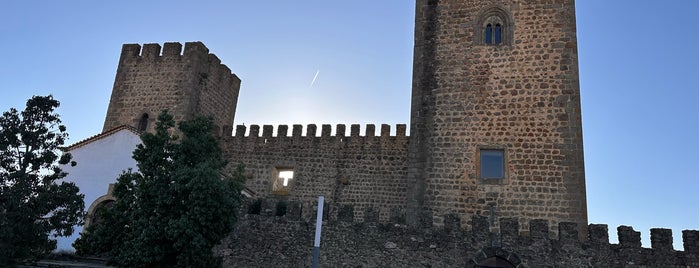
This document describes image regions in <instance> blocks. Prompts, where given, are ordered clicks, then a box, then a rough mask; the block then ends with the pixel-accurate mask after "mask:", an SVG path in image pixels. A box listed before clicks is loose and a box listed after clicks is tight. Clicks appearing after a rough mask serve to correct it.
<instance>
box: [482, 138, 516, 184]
mask: <svg viewBox="0 0 699 268" xmlns="http://www.w3.org/2000/svg"><path fill="white" fill-rule="evenodd" d="M484 151H499V152H502V177H483V174H482V173H483V171H482V168H483V165H482V164H483V163H482V161H483V160H482V157H483V155H482V153H483V152H484ZM507 167H508V157H507V149H506V148H505V147H504V146H479V147H478V148H477V149H476V177H477V178H478V181H479V182H480V183H482V184H507V183H508V182H509V180H508V177H509V176H508V175H509V174H508V168H507Z"/></svg>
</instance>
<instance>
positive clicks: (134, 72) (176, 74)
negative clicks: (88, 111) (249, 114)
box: [102, 42, 240, 131]
mask: <svg viewBox="0 0 699 268" xmlns="http://www.w3.org/2000/svg"><path fill="white" fill-rule="evenodd" d="M160 50H161V47H160V45H159V44H145V45H143V50H141V46H140V45H137V44H126V45H124V46H123V47H122V50H121V57H120V58H119V66H118V68H117V73H116V78H115V79H114V88H113V89H112V96H111V100H110V101H109V108H108V109H107V117H106V119H105V121H104V127H103V129H102V131H107V130H110V129H112V128H115V127H118V126H121V125H130V126H133V127H136V128H138V129H139V130H142V131H143V130H152V129H153V127H154V124H153V122H155V120H156V119H157V116H158V114H160V112H161V111H162V110H164V109H167V110H168V111H169V112H170V113H171V114H172V115H173V116H174V118H175V120H176V121H181V120H184V119H187V118H189V117H190V116H192V115H194V114H202V115H209V116H212V117H213V118H214V123H215V124H216V125H217V126H218V127H220V128H224V129H230V126H231V125H233V118H234V116H235V109H236V105H237V102H238V92H239V90H240V79H238V77H237V76H236V75H235V74H232V73H231V70H230V69H229V68H228V67H226V65H223V64H221V60H219V59H218V57H216V55H214V54H209V50H208V49H207V48H206V46H204V44H202V43H200V42H188V43H185V47H184V52H182V45H181V44H180V43H165V45H164V46H163V49H162V55H161V51H160Z"/></svg>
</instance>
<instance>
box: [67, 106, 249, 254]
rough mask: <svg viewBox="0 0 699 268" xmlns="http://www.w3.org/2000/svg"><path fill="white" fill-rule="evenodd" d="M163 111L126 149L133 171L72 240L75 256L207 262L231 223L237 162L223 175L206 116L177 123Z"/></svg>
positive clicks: (239, 178) (237, 193)
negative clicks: (174, 129)
mask: <svg viewBox="0 0 699 268" xmlns="http://www.w3.org/2000/svg"><path fill="white" fill-rule="evenodd" d="M173 126H174V121H173V119H172V116H171V115H169V114H168V113H167V112H163V113H162V114H160V116H159V117H158V121H157V122H156V127H155V133H144V134H143V135H142V136H141V139H142V144H141V145H139V146H138V147H137V148H136V150H135V151H134V156H133V157H134V159H135V160H136V161H137V162H138V172H133V171H127V172H125V173H123V174H122V175H121V176H120V177H119V178H118V179H117V183H116V185H115V187H114V192H113V195H114V197H115V198H116V201H115V202H114V204H113V206H112V207H111V208H106V209H105V210H104V211H102V212H100V213H102V219H103V221H102V223H100V224H96V225H91V226H90V227H89V228H87V231H86V233H84V234H83V236H82V237H81V238H79V239H78V240H77V241H76V242H75V244H74V246H75V248H76V249H77V251H78V254H83V255H99V254H104V253H106V254H107V255H108V256H109V257H110V262H112V263H113V264H116V265H118V266H124V267H214V266H217V265H219V260H218V259H217V258H215V257H214V256H213V252H212V249H213V247H214V246H215V245H216V244H218V243H219V242H220V241H221V239H223V238H224V237H225V235H227V234H228V233H229V232H230V231H232V229H233V225H234V224H235V221H236V212H237V210H238V206H239V203H240V199H241V194H240V190H241V189H242V185H243V184H242V182H243V176H242V168H238V170H237V172H235V173H234V175H233V176H226V175H224V174H223V172H222V170H223V168H224V167H225V166H226V161H224V160H223V158H222V155H221V149H220V148H219V146H218V141H217V139H216V138H215V137H213V136H212V135H211V130H212V129H213V123H212V120H211V119H210V118H205V117H196V118H194V119H192V120H190V121H184V122H181V123H180V124H179V130H180V132H181V134H182V136H183V138H182V139H181V140H180V139H178V137H176V136H174V135H171V134H170V132H172V131H171V129H172V127H173Z"/></svg>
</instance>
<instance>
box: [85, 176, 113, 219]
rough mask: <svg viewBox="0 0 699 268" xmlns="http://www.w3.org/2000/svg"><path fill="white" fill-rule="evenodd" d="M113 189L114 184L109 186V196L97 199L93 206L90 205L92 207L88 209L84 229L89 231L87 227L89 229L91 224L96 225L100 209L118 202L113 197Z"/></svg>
mask: <svg viewBox="0 0 699 268" xmlns="http://www.w3.org/2000/svg"><path fill="white" fill-rule="evenodd" d="M113 187H114V184H109V190H108V191H107V194H106V195H103V196H100V197H98V198H97V199H95V201H94V202H92V204H90V207H89V208H88V209H87V215H85V225H84V226H83V228H84V229H87V227H89V226H90V224H93V223H94V220H95V217H96V216H98V215H97V211H98V209H99V208H102V207H104V206H108V205H110V204H111V203H113V202H114V201H116V198H114V196H112V189H113Z"/></svg>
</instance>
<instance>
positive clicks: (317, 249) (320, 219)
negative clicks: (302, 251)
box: [312, 195, 325, 268]
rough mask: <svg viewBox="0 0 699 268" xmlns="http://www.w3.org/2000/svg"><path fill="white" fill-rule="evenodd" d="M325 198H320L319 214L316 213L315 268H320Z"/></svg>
mask: <svg viewBox="0 0 699 268" xmlns="http://www.w3.org/2000/svg"><path fill="white" fill-rule="evenodd" d="M324 201H325V198H324V197H323V196H322V195H321V196H318V213H316V237H315V241H314V242H313V266H312V267H313V268H318V259H319V258H320V229H321V227H323V202H324Z"/></svg>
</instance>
